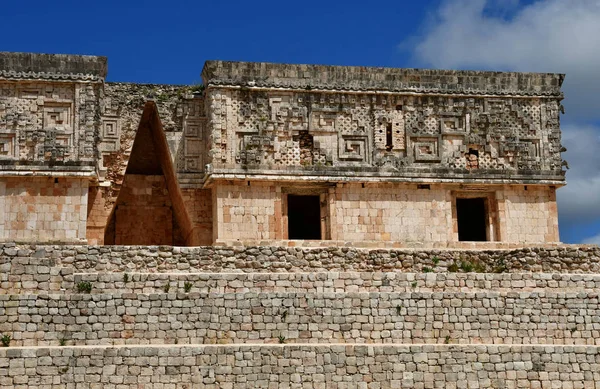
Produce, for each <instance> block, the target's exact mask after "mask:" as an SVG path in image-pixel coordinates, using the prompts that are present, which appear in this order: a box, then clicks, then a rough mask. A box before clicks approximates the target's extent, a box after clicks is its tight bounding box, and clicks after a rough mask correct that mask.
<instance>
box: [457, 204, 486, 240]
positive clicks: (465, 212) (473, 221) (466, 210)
mask: <svg viewBox="0 0 600 389" xmlns="http://www.w3.org/2000/svg"><path fill="white" fill-rule="evenodd" d="M456 217H457V221H458V240H459V241H468V242H485V241H486V240H487V237H486V223H485V219H486V212H485V199H484V198H474V199H456Z"/></svg>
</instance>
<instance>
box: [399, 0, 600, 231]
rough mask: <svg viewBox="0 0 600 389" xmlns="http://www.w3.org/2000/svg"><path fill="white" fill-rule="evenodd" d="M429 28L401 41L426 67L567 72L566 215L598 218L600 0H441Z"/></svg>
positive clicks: (571, 221)
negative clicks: (528, 1)
mask: <svg viewBox="0 0 600 389" xmlns="http://www.w3.org/2000/svg"><path fill="white" fill-rule="evenodd" d="M423 32H424V33H423V34H422V35H421V36H418V37H414V38H412V39H411V40H410V41H406V42H404V43H403V44H402V46H403V47H405V48H406V47H411V50H412V53H413V55H414V57H415V59H416V61H417V63H419V64H420V66H424V67H435V68H455V69H465V68H467V69H494V70H514V71H523V72H554V73H566V78H565V82H564V84H563V90H564V92H565V97H566V98H565V101H564V102H563V104H564V105H565V106H566V113H567V114H566V115H565V116H564V117H563V119H564V123H565V124H563V126H562V131H563V144H564V145H565V146H566V147H567V149H568V152H567V153H565V154H564V155H563V157H564V158H565V159H566V160H567V161H568V162H569V165H570V168H571V169H570V170H569V171H568V173H567V182H568V185H567V186H566V187H565V188H561V189H560V190H559V191H558V202H559V207H558V209H559V212H560V219H561V223H565V224H566V225H575V224H579V223H589V222H592V221H594V220H598V219H600V98H598V94H599V93H600V73H599V71H598V69H600V38H599V35H600V0H537V1H534V2H533V3H531V4H523V3H520V2H519V0H508V1H507V0H442V3H441V6H440V8H439V9H438V10H437V11H436V12H435V14H434V15H433V17H432V18H431V19H430V20H429V22H428V24H427V25H426V26H425V27H424V30H423ZM409 45H410V46H409ZM582 123H595V124H591V125H590V124H587V125H586V124H582ZM565 224H562V225H563V226H564V225H565ZM591 239H598V237H595V238H591Z"/></svg>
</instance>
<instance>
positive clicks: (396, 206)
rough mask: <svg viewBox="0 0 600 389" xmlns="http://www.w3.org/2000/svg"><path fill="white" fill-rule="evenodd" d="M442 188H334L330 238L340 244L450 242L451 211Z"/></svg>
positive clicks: (390, 186)
mask: <svg viewBox="0 0 600 389" xmlns="http://www.w3.org/2000/svg"><path fill="white" fill-rule="evenodd" d="M448 197H449V192H448V191H447V190H444V189H441V188H439V189H433V190H419V189H416V188H415V187H414V185H413V186H412V187H408V186H395V185H373V186H371V185H369V186H367V187H362V186H361V185H347V186H343V187H340V188H336V191H335V200H334V206H333V208H334V212H335V213H334V215H335V216H334V217H333V218H332V224H333V225H332V239H334V240H343V241H369V240H375V241H422V242H442V241H448V240H452V239H453V237H452V209H451V202H450V201H449V198H448Z"/></svg>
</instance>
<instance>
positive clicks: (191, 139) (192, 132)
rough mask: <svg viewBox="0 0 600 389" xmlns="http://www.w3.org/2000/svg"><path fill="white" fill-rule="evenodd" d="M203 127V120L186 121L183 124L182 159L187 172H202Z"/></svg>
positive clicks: (204, 123) (204, 124)
mask: <svg viewBox="0 0 600 389" xmlns="http://www.w3.org/2000/svg"><path fill="white" fill-rule="evenodd" d="M205 126H206V121H205V119H203V118H198V119H187V120H185V122H184V129H183V134H184V139H183V158H184V162H185V170H186V171H188V172H200V171H203V170H204V159H203V158H204V150H205V137H204V133H205V129H204V128H205Z"/></svg>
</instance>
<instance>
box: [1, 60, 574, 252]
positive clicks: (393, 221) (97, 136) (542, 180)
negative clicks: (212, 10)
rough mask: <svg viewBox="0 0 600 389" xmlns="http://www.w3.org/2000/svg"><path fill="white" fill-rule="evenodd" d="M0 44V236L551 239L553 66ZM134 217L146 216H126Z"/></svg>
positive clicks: (557, 97) (555, 173)
mask: <svg viewBox="0 0 600 389" xmlns="http://www.w3.org/2000/svg"><path fill="white" fill-rule="evenodd" d="M106 75H107V59H106V58H104V57H94V56H75V55H49V54H32V53H0V211H1V212H2V214H3V216H4V217H3V218H2V219H0V240H3V241H17V242H47V243H54V242H60V243H89V244H120V245H123V244H125V245H129V244H141V245H161V244H164V245H178V246H186V245H214V244H233V243H235V242H239V241H244V242H246V243H245V244H248V243H249V244H254V245H256V244H259V243H260V242H271V243H268V244H272V245H276V244H277V243H276V242H282V241H290V240H291V241H297V240H303V241H314V242H324V243H323V244H327V242H331V244H333V245H339V244H341V242H345V243H352V244H356V245H362V244H364V242H375V243H376V244H385V245H396V246H402V245H406V244H409V245H410V244H421V245H426V246H433V245H435V246H436V247H460V245H461V244H463V243H464V242H477V244H480V245H484V246H485V245H487V246H486V247H494V245H497V244H515V245H524V244H530V245H531V244H539V243H557V242H558V241H559V235H558V224H557V223H558V222H557V220H558V219H557V209H556V195H555V191H556V189H557V188H559V187H561V186H562V185H564V184H565V181H564V172H563V165H564V164H565V163H564V162H563V161H562V159H561V152H562V151H564V148H563V147H562V146H561V143H560V123H559V114H560V112H561V110H562V106H561V103H560V102H561V100H562V98H563V94H562V92H561V90H560V88H561V84H562V82H563V78H564V75H561V74H534V73H503V72H477V71H448V70H418V69H391V68H390V69H388V68H366V67H341V66H317V65H284V64H269V63H246V62H224V61H208V62H206V64H205V65H204V69H203V70H202V78H203V84H202V85H190V86H171V85H145V84H127V83H111V82H106V81H105V77H106ZM138 225H143V226H144V228H143V229H138V228H135V226H138Z"/></svg>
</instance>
